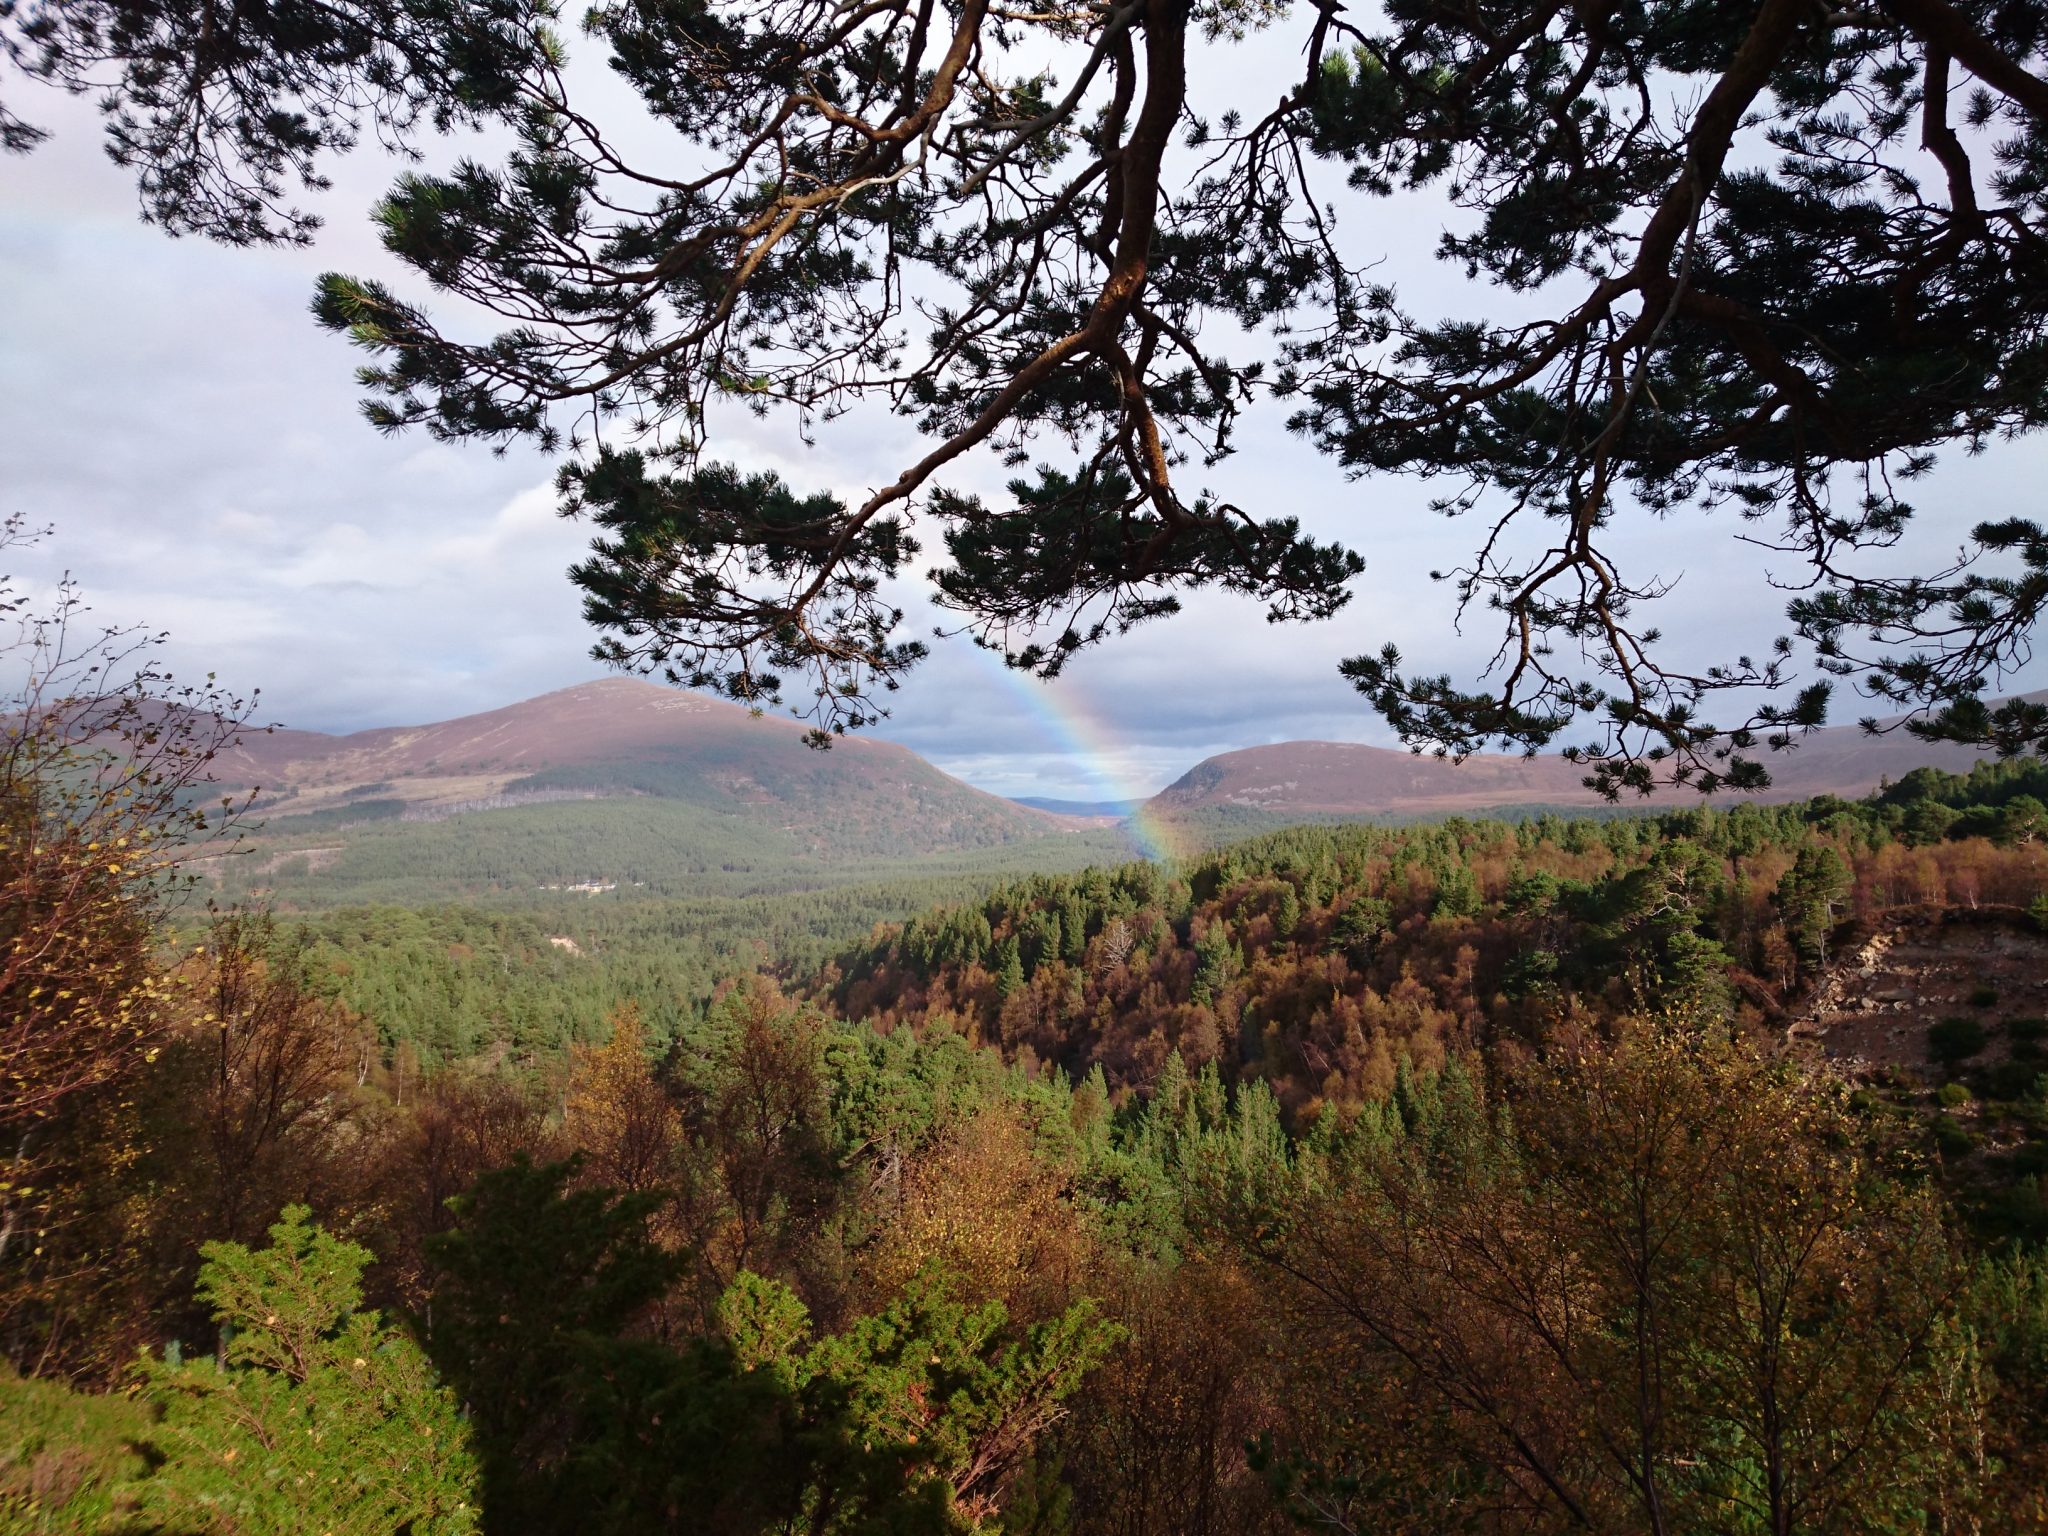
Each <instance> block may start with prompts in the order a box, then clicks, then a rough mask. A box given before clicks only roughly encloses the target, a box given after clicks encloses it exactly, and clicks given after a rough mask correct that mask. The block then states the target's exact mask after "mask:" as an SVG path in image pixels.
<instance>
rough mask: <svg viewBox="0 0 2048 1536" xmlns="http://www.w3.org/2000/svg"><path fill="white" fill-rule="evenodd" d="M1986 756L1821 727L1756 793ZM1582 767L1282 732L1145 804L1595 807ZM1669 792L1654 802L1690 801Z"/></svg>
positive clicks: (1801, 789) (1831, 785)
mask: <svg viewBox="0 0 2048 1536" xmlns="http://www.w3.org/2000/svg"><path fill="white" fill-rule="evenodd" d="M1983 760H1984V757H1983V754H1981V753H1979V752H1977V751H1975V750H1973V749H1972V748H1969V747H1960V746H1953V745H1949V744H1946V743H1930V742H1924V741H1920V740H1918V739H1917V738H1915V737H1912V736H1908V735H1907V734H1905V733H1904V732H1903V731H1894V732H1891V733H1889V734H1887V735H1881V736H1872V735H1869V734H1867V733H1866V732H1864V731H1863V730H1862V729H1861V728H1860V727H1857V726H1853V725H1852V726H1832V727H1828V728H1826V729H1823V730H1819V731H1815V732H1813V733H1812V734H1811V735H1809V736H1807V737H1806V738H1805V739H1803V740H1802V741H1801V742H1800V743H1799V745H1798V746H1797V747H1795V748H1793V749H1791V750H1789V751H1786V752H1774V753H1770V754H1768V757H1767V760H1766V763H1765V766H1766V767H1768V768H1769V770H1770V773H1771V780H1772V782H1771V786H1770V788H1769V789H1767V790H1764V791H1763V792H1762V793H1761V795H1760V796H1759V798H1761V799H1764V800H1768V801H1788V800H1806V799H1810V798H1812V797H1813V796H1815V795H1824V794H1826V795H1841V796H1844V797H1851V796H1857V795H1865V794H1868V793H1869V792H1870V791H1872V790H1874V789H1876V788H1877V787H1878V784H1879V783H1880V782H1881V781H1882V780H1885V779H1898V778H1900V777H1903V776H1904V775H1905V774H1907V773H1909V772H1911V771H1912V770H1913V769H1915V768H1940V769H1943V770H1945V771H1946V772H1949V773H1967V772H1969V770H1970V768H1971V766H1972V765H1973V764H1975V763H1978V762H1981V761H1983ZM1585 772H1586V771H1585V769H1584V768H1582V767H1580V766H1578V765H1577V764H1574V763H1569V762H1566V761H1565V760H1564V759H1563V758H1561V757H1556V756H1538V757H1519V756H1508V755H1503V754H1498V753H1479V754H1475V755H1474V756H1472V757H1469V758H1467V759H1465V761H1464V762H1462V763H1454V762H1451V761H1448V760H1446V759H1442V758H1436V757H1430V756H1426V755H1425V756H1417V755H1416V754H1414V753H1412V752H1406V751H1402V750H1399V749H1395V748H1389V747H1370V746H1362V745H1358V744H1355V743H1350V742H1338V741H1283V742H1276V743H1275V744H1273V745H1272V746H1265V747H1247V748H1245V749H1244V750H1242V751H1238V752H1224V753H1220V754H1218V755H1217V756H1215V757H1211V758H1206V759H1204V760H1203V761H1202V762H1200V763H1197V764H1196V765H1195V766H1194V767H1193V768H1191V769H1189V770H1188V771H1187V772H1186V773H1185V774H1183V775H1182V776H1181V777H1180V778H1179V779H1177V780H1175V781H1174V782H1173V783H1172V784H1169V785H1168V786H1167V787H1166V788H1165V789H1163V790H1161V791H1160V792H1159V794H1157V795H1156V796H1154V797H1153V798H1152V800H1151V801H1149V802H1148V805H1149V807H1150V808H1151V809H1152V810H1154V811H1160V812H1167V813H1172V812H1176V811H1182V812H1184V811H1199V810H1206V809H1211V808H1216V807H1237V808H1242V809H1248V810H1258V811H1267V812H1271V813H1273V814H1276V815H1282V816H1288V815H1303V816H1313V815H1351V816H1362V815H1403V814H1416V813H1426V812H1449V811H1481V810H1486V809H1488V808H1491V807H1498V806H1511V805H1554V806H1598V805H1603V804H1605V803H1606V802H1605V801H1604V800H1602V798H1601V797H1600V796H1599V795H1598V794H1597V793H1595V792H1594V791H1592V790H1590V789H1588V788H1586V786H1585V784H1584V783H1583V782H1582V781H1583V779H1584V778H1585ZM1693 798H1695V797H1692V796H1691V795H1690V792H1685V793H1684V794H1674V793H1672V792H1668V791H1667V792H1665V793H1663V794H1661V795H1658V796H1654V797H1652V799H1651V802H1650V803H1652V804H1670V805H1680V804H1687V803H1691V801H1692V799H1693Z"/></svg>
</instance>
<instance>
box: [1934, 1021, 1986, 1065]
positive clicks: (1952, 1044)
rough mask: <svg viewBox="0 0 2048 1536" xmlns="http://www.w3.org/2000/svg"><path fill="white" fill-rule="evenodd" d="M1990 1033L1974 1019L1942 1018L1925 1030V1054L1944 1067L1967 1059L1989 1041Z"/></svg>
mask: <svg viewBox="0 0 2048 1536" xmlns="http://www.w3.org/2000/svg"><path fill="white" fill-rule="evenodd" d="M1990 1039H1991V1033H1990V1031H1989V1030H1987V1029H1985V1027H1984V1026H1983V1025H1982V1024H1981V1023H1979V1022H1978V1021H1977V1020H1975V1019H1971V1018H1962V1017H1951V1018H1946V1019H1943V1020H1942V1021H1941V1022H1940V1023H1939V1024H1936V1025H1933V1026H1932V1027H1931V1028H1929V1029H1928V1031H1927V1054H1928V1055H1929V1056H1930V1057H1932V1058H1933V1059H1934V1060H1935V1061H1937V1062H1939V1063H1940V1064H1941V1065H1943V1066H1945V1067H1952V1066H1954V1065H1956V1063H1958V1062H1963V1061H1968V1060H1969V1059H1970V1058H1971V1057H1972V1056H1974V1055H1976V1054H1977V1053H1978V1052H1979V1051H1981V1050H1983V1049H1984V1047H1985V1045H1986V1044H1988V1043H1989V1041H1990Z"/></svg>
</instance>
